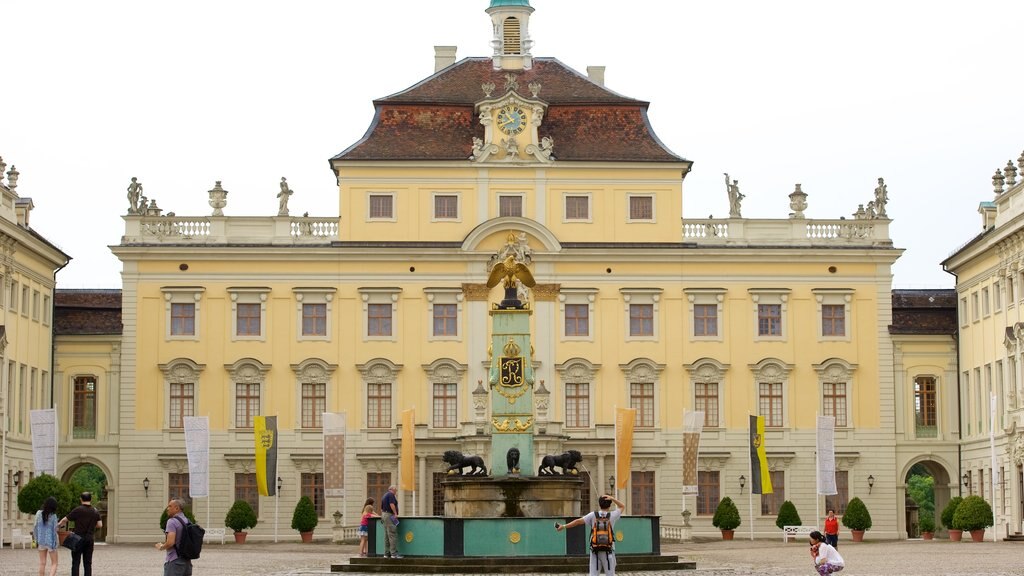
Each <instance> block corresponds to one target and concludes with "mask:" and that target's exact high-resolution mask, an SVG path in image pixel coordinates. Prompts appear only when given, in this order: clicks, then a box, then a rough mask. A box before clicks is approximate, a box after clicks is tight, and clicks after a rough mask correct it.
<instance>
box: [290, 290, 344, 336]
mask: <svg viewBox="0 0 1024 576" xmlns="http://www.w3.org/2000/svg"><path fill="white" fill-rule="evenodd" d="M335 292H337V289H336V288H320V287H313V288H292V293H293V294H294V295H295V337H296V339H297V340H298V341H299V342H330V341H331V334H332V333H333V330H334V294H335ZM306 304H324V305H326V306H325V307H326V312H325V313H326V315H327V321H326V322H325V326H324V334H323V336H321V335H318V334H309V335H306V334H303V333H302V312H303V306H304V305H306Z"/></svg>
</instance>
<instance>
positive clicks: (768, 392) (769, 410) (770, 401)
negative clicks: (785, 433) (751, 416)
mask: <svg viewBox="0 0 1024 576" xmlns="http://www.w3.org/2000/svg"><path fill="white" fill-rule="evenodd" d="M757 400H758V402H757V403H758V408H759V409H760V411H761V416H764V425H765V426H766V427H772V428H780V427H782V383H781V382H761V383H760V384H758V399H757Z"/></svg>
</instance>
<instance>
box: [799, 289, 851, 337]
mask: <svg viewBox="0 0 1024 576" xmlns="http://www.w3.org/2000/svg"><path fill="white" fill-rule="evenodd" d="M811 292H812V293H813V294H814V302H815V306H817V313H816V314H817V322H816V325H817V327H818V340H819V341H822V342H825V341H829V342H849V341H850V340H851V335H852V334H853V327H852V325H851V324H852V321H853V310H852V306H851V304H852V302H853V294H854V291H853V290H852V289H845V288H843V289H835V288H814V289H812V290H811ZM826 305H829V306H842V307H843V330H844V333H843V334H842V335H840V336H826V335H825V334H824V332H823V330H822V323H823V322H824V321H825V319H824V317H823V316H822V315H823V314H824V306H826ZM783 333H785V332H783Z"/></svg>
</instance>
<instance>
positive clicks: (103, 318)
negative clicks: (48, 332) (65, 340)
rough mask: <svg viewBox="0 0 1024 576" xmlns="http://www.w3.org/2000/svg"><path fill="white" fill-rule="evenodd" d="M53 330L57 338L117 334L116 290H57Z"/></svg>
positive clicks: (118, 303)
mask: <svg viewBox="0 0 1024 576" xmlns="http://www.w3.org/2000/svg"><path fill="white" fill-rule="evenodd" d="M54 303H55V310H54V314H53V329H54V332H55V333H56V334H57V335H86V334H120V333H121V331H122V328H123V326H122V324H121V291H120V290H57V292H56V294H54Z"/></svg>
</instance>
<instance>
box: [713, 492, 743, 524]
mask: <svg viewBox="0 0 1024 576" xmlns="http://www.w3.org/2000/svg"><path fill="white" fill-rule="evenodd" d="M711 525H712V526H714V527H715V528H718V529H719V530H735V529H736V527H737V526H739V525H740V511H739V510H738V509H737V508H736V505H735V504H733V502H732V498H729V497H728V496H726V497H725V498H722V500H721V501H720V502H719V503H718V508H715V516H714V518H712V519H711Z"/></svg>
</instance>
